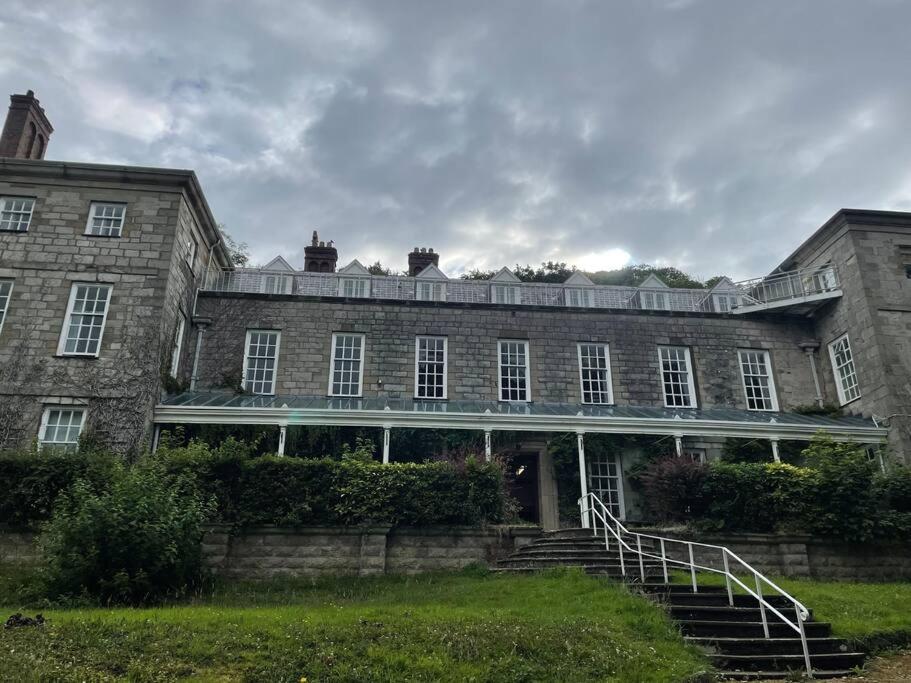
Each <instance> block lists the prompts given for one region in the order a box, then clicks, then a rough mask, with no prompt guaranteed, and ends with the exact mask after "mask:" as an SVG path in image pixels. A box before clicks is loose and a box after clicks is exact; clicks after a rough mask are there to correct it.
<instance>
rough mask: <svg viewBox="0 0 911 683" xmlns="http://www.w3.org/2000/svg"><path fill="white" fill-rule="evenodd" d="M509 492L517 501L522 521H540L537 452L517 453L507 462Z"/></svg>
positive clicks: (537, 522)
mask: <svg viewBox="0 0 911 683" xmlns="http://www.w3.org/2000/svg"><path fill="white" fill-rule="evenodd" d="M509 475H510V476H509V477H508V479H509V493H510V495H511V496H512V497H513V498H515V499H516V500H517V501H518V503H519V518H520V519H521V520H522V521H523V522H531V523H532V524H540V523H541V510H540V507H539V490H538V454H537V453H517V454H516V455H514V456H513V457H512V458H511V459H510V463H509Z"/></svg>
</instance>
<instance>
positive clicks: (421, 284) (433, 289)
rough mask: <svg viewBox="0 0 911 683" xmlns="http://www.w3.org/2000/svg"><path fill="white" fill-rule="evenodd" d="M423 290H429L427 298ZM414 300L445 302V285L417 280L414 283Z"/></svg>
mask: <svg viewBox="0 0 911 683" xmlns="http://www.w3.org/2000/svg"><path fill="white" fill-rule="evenodd" d="M425 288H429V290H430V295H429V296H428V295H427V294H426V293H425V291H424V289H425ZM414 298H415V299H417V300H418V301H446V283H445V282H440V281H439V280H418V281H416V282H415V283H414Z"/></svg>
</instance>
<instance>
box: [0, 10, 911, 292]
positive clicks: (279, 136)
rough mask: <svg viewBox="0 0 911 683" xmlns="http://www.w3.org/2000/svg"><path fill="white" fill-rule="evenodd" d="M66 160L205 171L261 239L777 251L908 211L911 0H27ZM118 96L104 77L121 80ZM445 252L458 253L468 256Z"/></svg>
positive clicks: (10, 45) (694, 265) (22, 57)
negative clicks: (856, 221)
mask: <svg viewBox="0 0 911 683" xmlns="http://www.w3.org/2000/svg"><path fill="white" fill-rule="evenodd" d="M5 18H6V19H5V20H6V23H4V24H2V25H0V32H2V36H3V40H2V41H0V84H2V85H3V86H4V87H5V88H6V92H19V91H22V90H24V89H26V88H29V87H31V88H34V89H35V90H36V92H37V93H38V95H39V97H40V98H41V100H42V103H43V104H44V105H45V106H46V108H47V111H48V113H49V115H50V116H51V118H52V121H53V122H54V124H55V126H56V128H57V132H55V135H54V139H53V140H52V142H51V146H50V157H52V158H57V159H81V160H94V161H107V162H123V163H134V164H144V165H174V166H181V167H192V168H195V169H196V170H197V171H198V173H199V175H200V177H201V179H202V181H203V184H204V187H205V189H206V192H207V194H208V196H209V199H210V203H211V204H212V206H213V208H214V210H215V212H216V215H217V216H218V218H219V220H221V221H223V222H224V223H225V224H226V225H227V226H228V227H229V229H230V230H231V232H232V233H233V234H234V235H235V236H236V237H237V238H238V239H240V240H242V241H247V242H248V243H250V245H251V247H253V249H254V252H255V256H256V257H257V258H258V259H259V260H261V261H265V260H268V259H269V258H270V257H271V256H272V255H273V254H274V253H276V252H282V253H284V254H286V255H287V256H288V257H290V258H291V259H292V260H293V261H296V262H297V263H300V261H301V260H302V246H303V244H304V243H305V242H306V241H307V239H309V233H310V231H311V230H312V229H313V228H318V229H319V230H320V232H321V234H322V235H324V236H325V238H326V239H334V240H335V241H336V243H337V244H338V246H339V248H340V250H341V254H342V259H343V260H345V261H347V260H350V259H351V258H354V257H358V258H360V259H361V261H365V262H366V261H373V260H375V259H377V258H380V259H382V260H383V261H384V262H386V263H387V264H388V265H391V266H393V267H403V266H404V261H405V253H406V251H407V250H409V249H410V248H411V247H413V246H415V245H427V246H433V247H434V248H436V249H437V250H439V251H440V252H442V254H443V258H442V265H443V266H444V269H446V270H448V271H450V272H455V271H458V270H462V269H466V268H471V267H474V266H481V267H494V266H496V265H503V264H506V265H511V264H513V263H516V262H520V263H524V262H531V263H537V262H539V261H541V260H544V259H550V258H558V259H560V260H566V261H568V262H570V263H572V262H573V261H574V260H578V259H581V258H583V257H584V256H585V254H587V253H589V252H605V251H607V250H609V249H611V248H615V247H616V248H621V249H624V250H626V251H627V252H629V253H630V254H631V255H632V257H633V259H634V260H636V261H650V262H662V263H668V264H672V265H677V266H679V267H682V268H685V269H688V270H691V271H692V272H694V273H696V274H699V275H703V276H709V275H713V274H715V273H717V272H726V273H729V274H732V275H734V276H744V277H746V276H751V275H756V274H760V273H762V272H764V271H766V270H767V269H769V268H770V267H772V266H774V265H775V264H777V262H778V261H779V260H780V259H781V258H782V257H783V256H784V255H786V253H787V252H789V251H790V250H791V249H792V248H793V247H795V246H796V245H797V244H798V243H799V242H800V241H801V240H802V239H803V238H805V237H806V236H807V235H809V233H810V232H811V231H812V230H813V229H814V228H815V227H817V226H818V225H819V224H821V223H822V222H823V221H824V220H825V219H827V218H828V217H829V216H830V215H831V214H832V213H834V212H835V211H836V210H837V209H838V208H840V207H842V206H862V207H869V208H883V209H911V167H909V162H908V159H911V136H908V135H907V132H906V131H907V121H908V120H909V110H911V94H909V91H908V89H907V87H906V81H907V73H908V66H909V64H911V45H909V43H908V41H907V40H906V37H905V35H904V32H905V27H906V26H907V25H908V22H909V20H911V7H909V6H908V5H907V4H905V3H902V2H897V1H896V2H889V1H885V0H883V1H874V2H868V3H854V2H848V1H847V0H845V1H843V2H828V1H824V0H815V1H807V2H795V3H787V4H784V3H750V4H745V3H730V2H726V1H724V0H718V1H716V2H637V3H626V4H620V3H602V2H583V1H572V2H549V1H545V0H541V1H539V2H524V1H522V2H520V1H519V0H513V1H511V2H505V1H504V2H498V3H489V2H480V1H477V2H465V3H429V2H424V1H419V0H414V1H411V2H384V3H373V2H368V1H367V0H363V1H356V0H348V1H329V0H326V1H325V2H310V3H277V2H260V3H246V4H244V5H236V6H231V7H230V8H228V6H227V5H226V4H224V3H216V2H201V3H186V2H184V3H177V2H162V3H135V4H133V3H118V4H117V5H106V4H97V3H81V2H71V3H67V4H65V5H64V4H57V3H47V4H44V3H41V2H34V1H33V2H28V3H26V2H22V3H19V4H18V5H17V4H15V3H14V4H13V6H12V7H10V8H8V9H7V11H6V12H5ZM99 100H100V101H99ZM447 255H448V256H447Z"/></svg>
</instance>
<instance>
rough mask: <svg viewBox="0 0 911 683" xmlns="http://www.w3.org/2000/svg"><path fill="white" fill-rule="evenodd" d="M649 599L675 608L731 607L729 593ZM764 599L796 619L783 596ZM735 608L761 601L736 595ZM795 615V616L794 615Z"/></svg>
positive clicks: (666, 595) (756, 603) (670, 595)
mask: <svg viewBox="0 0 911 683" xmlns="http://www.w3.org/2000/svg"><path fill="white" fill-rule="evenodd" d="M649 597H651V598H654V599H656V600H660V601H661V602H663V603H665V604H667V605H672V606H674V607H689V606H694V607H696V606H698V607H724V606H730V603H729V602H728V594H727V592H719V593H693V592H692V591H688V592H681V593H670V594H661V593H651V594H649ZM763 599H764V600H765V601H766V602H768V603H769V604H770V605H772V606H773V607H775V608H776V609H778V610H779V611H780V612H781V613H782V614H784V615H785V616H786V617H788V618H791V617H796V613H795V612H794V603H793V602H791V601H790V600H788V599H787V598H786V597H784V596H783V595H764V596H763ZM734 607H757V608H758V607H759V601H758V600H757V599H756V598H754V597H753V596H752V595H735V596H734ZM792 613H793V614H792Z"/></svg>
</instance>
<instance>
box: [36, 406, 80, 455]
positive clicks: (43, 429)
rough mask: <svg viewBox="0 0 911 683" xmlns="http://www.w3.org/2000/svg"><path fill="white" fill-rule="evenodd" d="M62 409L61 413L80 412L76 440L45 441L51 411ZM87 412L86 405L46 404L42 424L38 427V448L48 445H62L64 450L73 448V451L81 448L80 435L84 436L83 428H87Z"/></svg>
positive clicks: (42, 414)
mask: <svg viewBox="0 0 911 683" xmlns="http://www.w3.org/2000/svg"><path fill="white" fill-rule="evenodd" d="M54 410H56V411H60V412H61V413H64V412H66V413H74V412H78V413H80V414H81V415H80V420H79V431H78V432H77V433H76V440H75V441H45V437H46V436H47V428H48V425H49V422H50V417H51V412H52V411H54ZM85 413H86V409H85V407H84V406H64V405H46V406H45V407H44V411H43V412H42V413H41V426H40V427H39V428H38V450H42V449H44V448H48V447H62V448H63V450H67V451H68V450H72V451H73V452H75V451H77V450H78V449H79V437H80V436H82V430H83V429H84V428H85Z"/></svg>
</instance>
